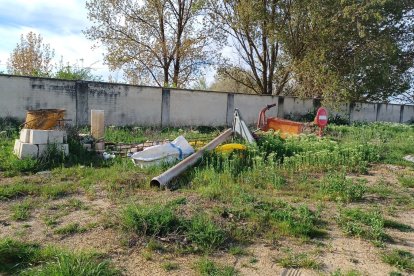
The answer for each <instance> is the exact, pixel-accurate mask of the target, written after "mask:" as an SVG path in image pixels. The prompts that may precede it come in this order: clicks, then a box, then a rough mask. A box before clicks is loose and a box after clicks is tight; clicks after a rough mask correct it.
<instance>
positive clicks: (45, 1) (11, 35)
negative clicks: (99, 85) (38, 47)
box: [0, 0, 122, 81]
mask: <svg viewBox="0 0 414 276" xmlns="http://www.w3.org/2000/svg"><path fill="white" fill-rule="evenodd" d="M0 7H1V8H0V37H1V39H0V71H4V72H5V71H6V63H7V59H8V58H9V56H10V53H11V52H12V50H13V49H14V48H15V47H16V44H17V43H18V42H19V41H20V35H21V34H26V33H28V32H29V31H34V32H36V33H39V34H41V35H42V37H43V42H44V43H48V44H50V47H51V48H52V49H54V50H55V61H54V63H56V64H57V63H58V62H59V60H60V58H61V56H63V59H64V61H65V62H69V63H70V64H74V63H77V64H79V65H82V62H81V60H82V59H83V66H85V67H91V68H92V69H93V73H94V74H96V75H101V76H103V78H104V80H106V79H107V77H108V75H109V74H110V73H109V70H108V68H107V66H105V65H104V64H103V52H104V51H103V49H102V48H99V46H98V48H96V49H92V46H93V45H94V43H95V44H96V42H93V41H90V40H88V39H86V37H85V36H84V35H83V33H82V30H85V29H86V28H87V27H88V26H90V23H89V21H88V19H87V11H86V8H85V1H84V0H12V1H10V0H0ZM111 75H112V76H113V77H114V78H115V79H118V80H119V81H121V80H122V73H120V72H113V73H111Z"/></svg>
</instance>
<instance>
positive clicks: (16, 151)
mask: <svg viewBox="0 0 414 276" xmlns="http://www.w3.org/2000/svg"><path fill="white" fill-rule="evenodd" d="M20 144H21V142H20V140H19V139H16V140H14V148H13V153H14V154H15V155H17V156H19V154H20Z"/></svg>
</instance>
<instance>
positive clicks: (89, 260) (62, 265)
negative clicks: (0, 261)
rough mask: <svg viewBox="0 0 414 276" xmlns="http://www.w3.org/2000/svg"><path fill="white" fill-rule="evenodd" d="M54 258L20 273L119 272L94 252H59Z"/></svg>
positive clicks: (89, 275) (88, 275)
mask: <svg viewBox="0 0 414 276" xmlns="http://www.w3.org/2000/svg"><path fill="white" fill-rule="evenodd" d="M53 259H54V260H51V261H48V262H46V263H45V264H43V265H40V266H37V267H35V268H31V269H27V270H25V271H23V272H22V273H21V274H20V275H27V276H29V275H33V276H35V275H36V276H48V275H61V276H72V275H85V276H93V275H104V276H115V275H121V273H120V272H119V271H118V270H116V269H114V268H113V267H112V266H111V264H110V262H109V261H106V260H103V261H102V260H100V259H99V258H98V257H97V256H96V255H94V254H85V253H80V254H70V253H66V252H59V253H58V254H57V256H55V257H54V258H53Z"/></svg>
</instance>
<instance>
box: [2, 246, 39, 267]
mask: <svg viewBox="0 0 414 276" xmlns="http://www.w3.org/2000/svg"><path fill="white" fill-rule="evenodd" d="M39 251H40V246H39V245H38V244H34V243H22V242H19V241H15V240H12V239H1V240H0V272H14V271H18V270H22V269H24V268H26V267H28V266H30V264H31V262H32V261H33V260H35V259H37V257H38V255H39Z"/></svg>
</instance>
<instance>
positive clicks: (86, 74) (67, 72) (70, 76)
mask: <svg viewBox="0 0 414 276" xmlns="http://www.w3.org/2000/svg"><path fill="white" fill-rule="evenodd" d="M54 77H55V78H57V79H64V80H86V81H102V77H101V76H96V75H94V74H93V73H92V69H91V68H89V67H79V65H78V64H73V65H69V63H68V64H67V65H64V64H63V58H62V59H61V60H60V64H59V67H58V70H57V72H56V73H55V74H54Z"/></svg>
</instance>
